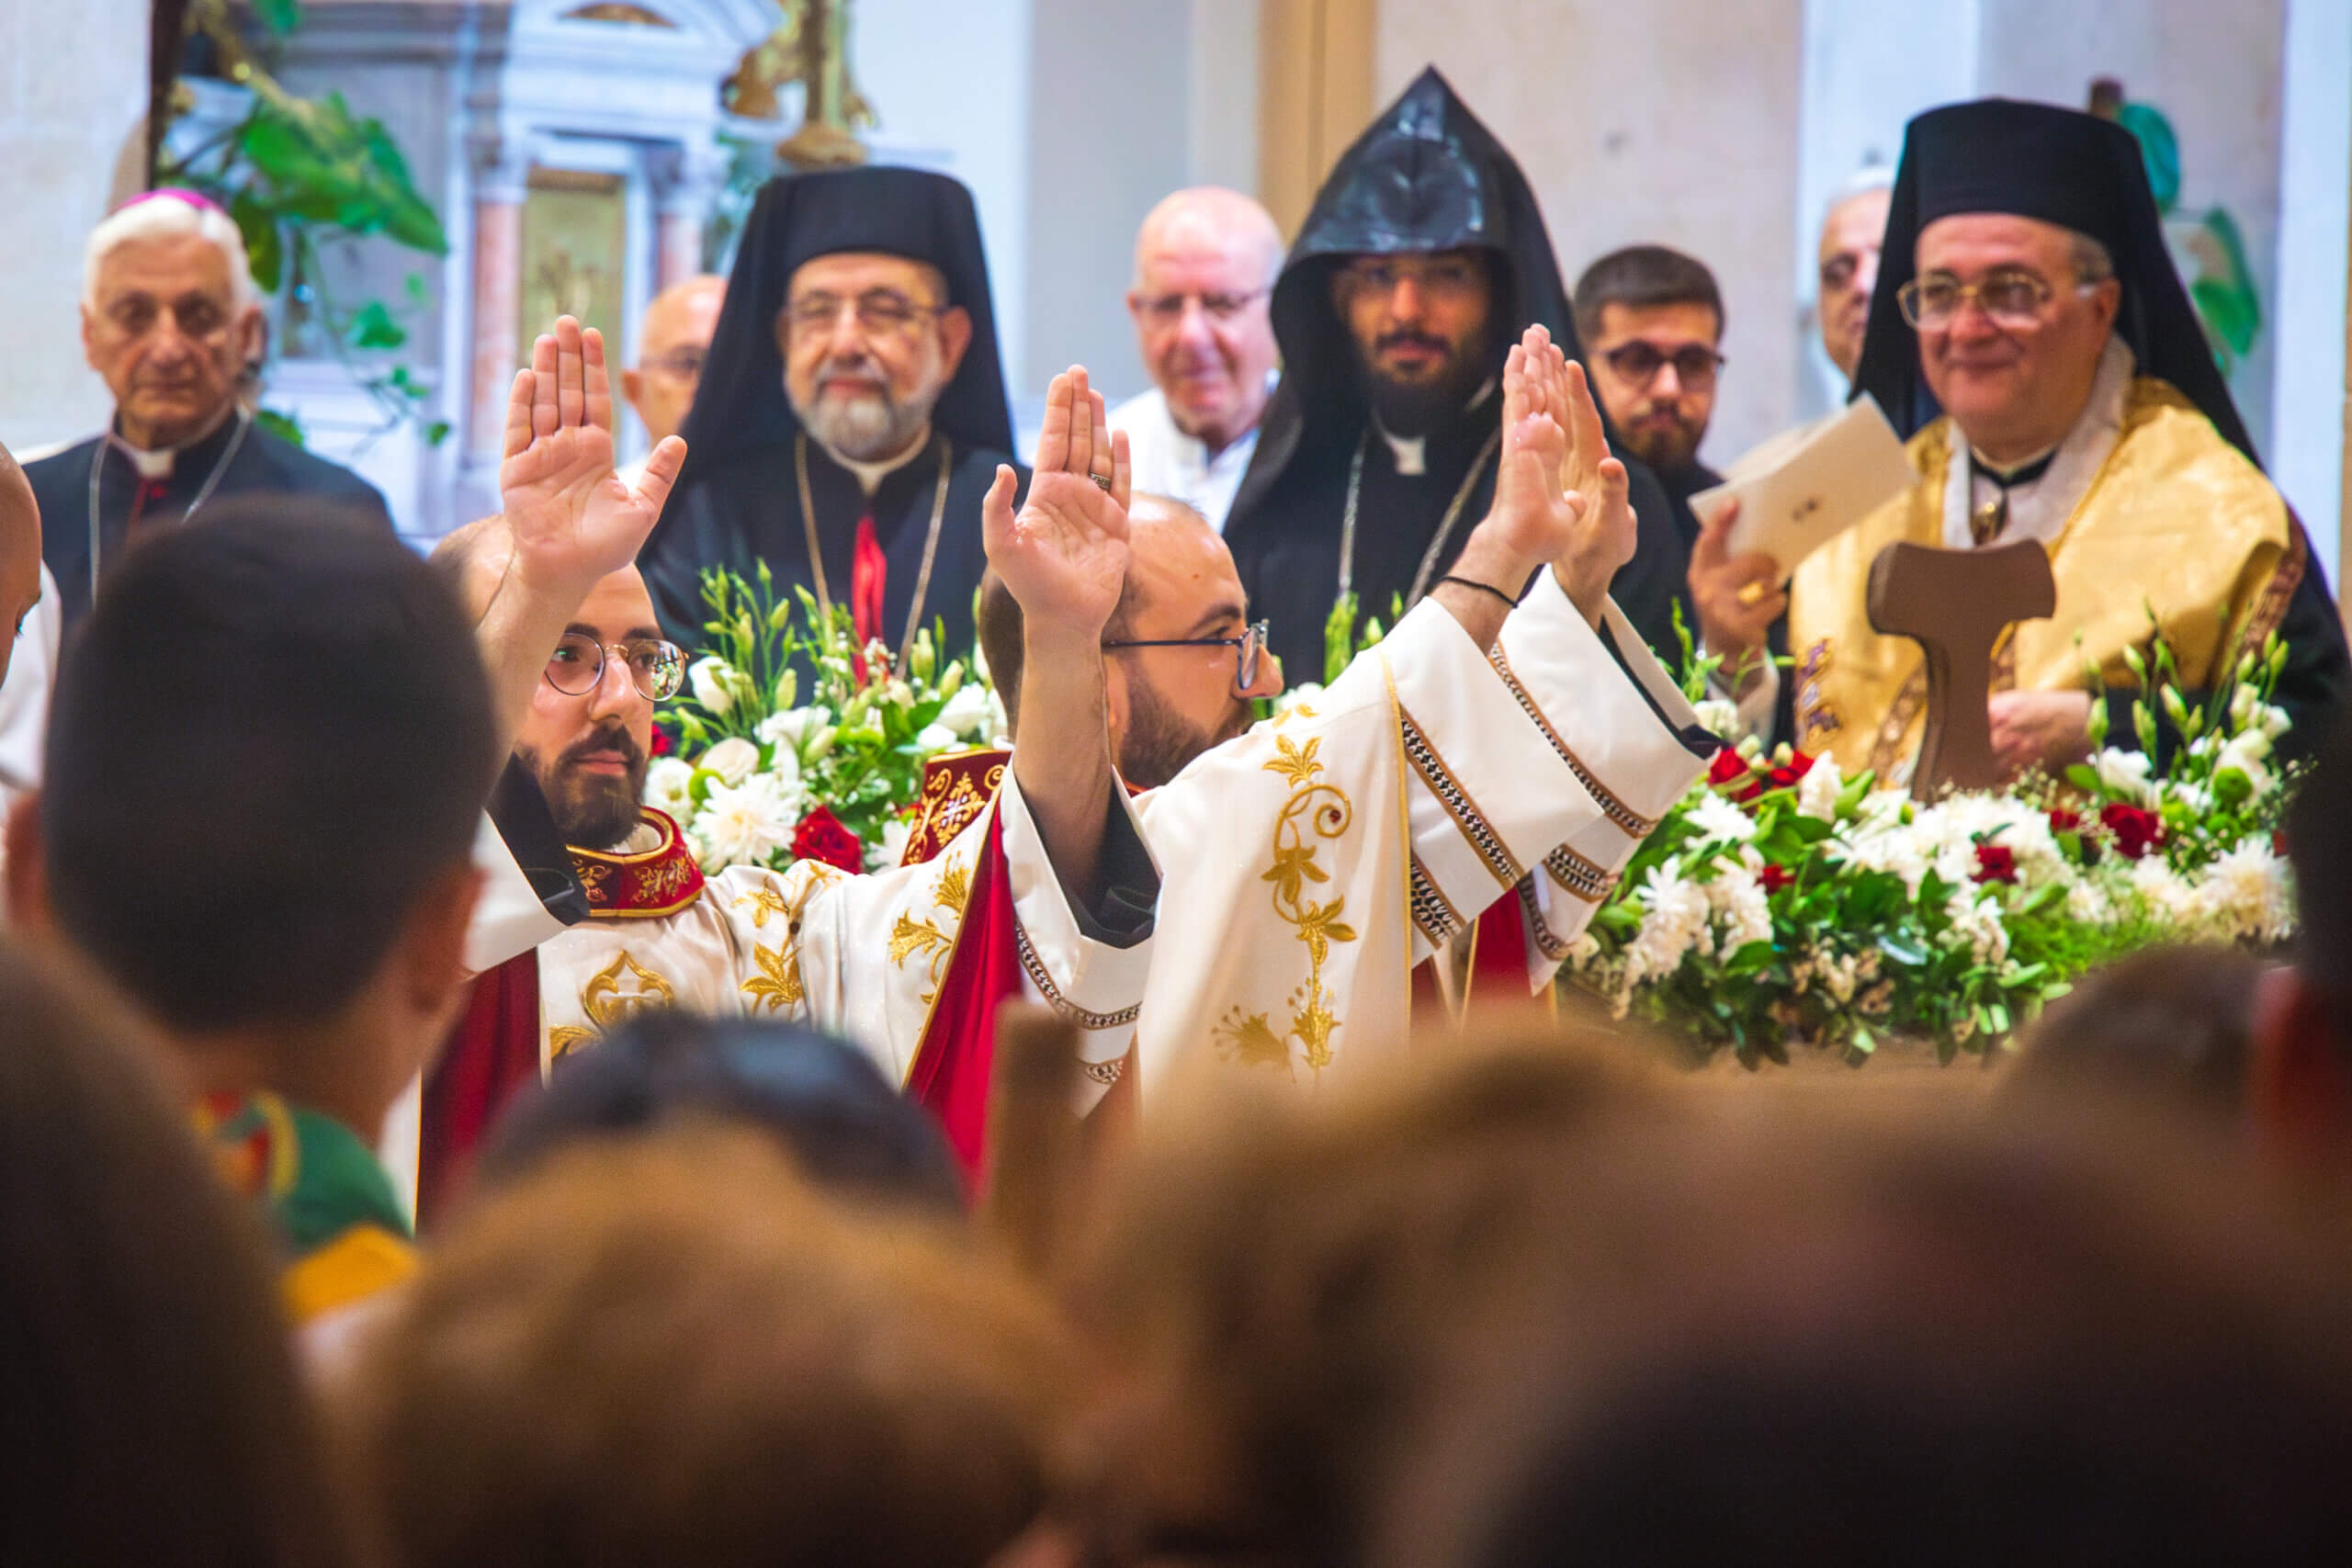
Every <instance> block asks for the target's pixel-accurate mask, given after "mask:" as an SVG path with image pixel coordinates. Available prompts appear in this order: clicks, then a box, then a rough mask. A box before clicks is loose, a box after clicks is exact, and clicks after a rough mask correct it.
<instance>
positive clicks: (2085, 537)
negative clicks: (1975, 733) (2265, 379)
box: [1789, 377, 2304, 775]
mask: <svg viewBox="0 0 2352 1568" xmlns="http://www.w3.org/2000/svg"><path fill="white" fill-rule="evenodd" d="M1951 429H1952V427H1951V419H1950V418H1949V417H1946V418H1942V419H1939V420H1937V421H1936V422H1935V423H1932V424H1930V425H1928V427H1927V428H1926V429H1924V430H1922V431H1920V432H1919V434H1917V435H1915V436H1913V437H1912V438H1911V442H1910V446H1909V454H1910V457H1911V463H1912V467H1913V468H1915V469H1917V472H1918V474H1919V479H1918V482H1917V483H1916V484H1914V485H1913V486H1912V487H1911V488H1910V489H1909V490H1907V491H1905V492H1904V493H1903V494H1902V495H1900V496H1898V497H1896V498H1895V499H1894V501H1892V502H1888V503H1887V504H1886V505H1885V506H1883V507H1882V508H1880V509H1879V510H1878V511H1877V512H1875V513H1871V515H1870V516H1868V517H1866V518H1864V519H1863V520H1862V521H1861V522H1860V523H1859V524H1857V525H1854V526H1853V527H1852V528H1849V529H1848V530H1847V531H1846V532H1845V533H1844V534H1842V535H1840V536H1838V538H1836V539H1835V540H1833V541H1831V542H1830V543H1829V544H1828V545H1826V546H1825V547H1822V548H1821V549H1819V550H1817V551H1815V553H1814V555H1813V556H1812V557H1811V558H1808V559H1807V560H1806V561H1805V562H1804V564H1803V565H1802V566H1801V567H1799V568H1798V569H1797V571H1796V575H1795V577H1794V578H1793V579H1792V582H1791V584H1790V590H1789V649H1790V652H1791V653H1792V655H1793V656H1794V659H1795V662H1796V667H1795V669H1794V671H1792V675H1793V678H1794V680H1795V682H1796V693H1795V714H1796V736H1795V740H1796V744H1797V745H1798V746H1799V747H1800V748H1802V749H1804V750H1808V751H1812V752H1815V753H1816V754H1821V755H1827V756H1831V757H1834V758H1836V759H1837V761H1838V766H1839V767H1840V768H1842V769H1844V770H1845V771H1847V772H1849V773H1854V772H1859V771H1860V770H1861V769H1863V768H1874V769H1877V770H1878V771H1879V772H1880V773H1881V774H1882V775H1883V774H1886V773H1890V772H1893V771H1894V770H1895V769H1897V768H1902V769H1905V770H1907V768H1908V766H1909V764H1910V761H1911V760H1912V759H1913V757H1914V756H1915V755H1916V754H1917V750H1918V747H1919V739H1920V734H1921V730H1922V728H1923V725H1924V722H1925V718H1926V708H1927V676H1926V670H1925V660H1924V658H1923V656H1922V654H1921V652H1920V649H1919V646H1918V644H1917V643H1915V642H1912V641H1910V640H1909V639H1908V638H1905V637H1882V636H1880V635H1879V634H1878V633H1877V632H1875V631H1873V630H1871V624H1870V615H1869V610H1868V607H1867V600H1868V585H1869V581H1870V571H1871V563H1872V562H1873V561H1875V560H1876V559H1877V558H1878V555H1879V552H1880V551H1881V550H1883V549H1884V548H1885V547H1887V546H1888V545H1891V544H1894V543H1895V542H1897V541H1901V540H1908V541H1911V542H1913V543H1916V544H1922V545H1929V546H1940V545H1942V544H1943V542H1944V538H1945V528H1944V509H1945V504H1946V491H1947V485H1948V481H1949V480H1950V479H1951V473H1950V465H1951V461H1952V458H1953V450H1952V447H1953V443H1952V433H1951ZM1963 460H1964V459H1963ZM2301 539H2302V535H2301V530H2300V529H2298V528H2296V527H2295V526H2294V525H2293V523H2292V520H2291V519H2290V516H2289V514H2288V511H2287V503H2286V502H2285V500H2284V498H2282V497H2281V496H2280V495H2279V493H2278V491H2277V489H2275V488H2274V487H2273V486H2272V485H2271V483H2270V481H2269V479H2267V478H2265V477H2264V475H2263V473H2262V470H2261V469H2259V468H2256V467H2255V465H2254V464H2253V463H2252V462H2250V461H2248V460H2247V458H2246V457H2245V455H2244V454H2243V453H2241V452H2240V451H2238V449H2237V448H2236V447H2234V446H2231V445H2230V444H2229V443H2228V442H2227V441H2226V440H2224V439H2223V438H2222V435H2221V434H2220V433H2219V432H2218V431H2216V430H2215V429H2214V428H2213V425H2212V423H2211V421H2210V420H2208V419H2207V418H2206V417H2205V416H2204V415H2203V414H2202V413H2200V412H2198V410H2197V409H2196V408H2195V406H2193V405H2192V404H2190V403H2189V402H2188V400H2187V399H2185V398H2183V397H2182V396H2181V395H2180V393H2178V392H2177V391H2176V390H2174V389H2172V387H2170V386H2169V385H2167V384H2166V383H2165V382H2163V381H2159V380H2155V379H2154V378H2147V377H2141V378H2135V379H2134V380H2133V381H2132V382H2131V388H2130V390H2129V392H2128V393H2127V394H2126V396H2125V398H2124V404H2123V423H2122V431H2121V434H2120V437H2119V438H2118V440H2117V441H2116V444H2115V448H2114V450H2113V451H2112V452H2111V453H2110V454H2109V457H2108V458H2107V460H2106V461H2105V462H2104V463H2103V464H2101V465H2100V466H2099V468H2098V471H2097V472H2096V473H2095V474H2094V475H2093V476H2092V477H2091V480H2090V483H2089V484H2088V486H2087V487H2086V489H2085V490H2084V491H2083V494H2082V496H2081V497H2080V498H2079V499H2078V500H2077V501H2076V502H2075V505H2074V508H2073V510H2072V511H2071V512H2070V513H2068V515H2067V518H2066V522H2065V525H2064V528H2063V529H2062V530H2061V531H2060V533H2059V535H2058V536H2057V538H2056V540H2055V541H2054V542H2053V543H2052V545H2051V546H2050V568H2051V572H2052V575H2053V576H2054V577H2055V578H2056V579H2057V582H2058V609H2057V614H2056V615H2054V616H2052V618H2051V619H2049V620H2046V621H2029V622H2025V623H2022V624H2020V625H2018V626H2012V627H2011V628H2010V629H2009V631H2008V632H2007V634H2006V635H2005V636H2004V637H2003V638H2002V642H2001V646H2000V648H1999V649H1998V650H1997V652H1996V658H1995V670H1994V685H1995V688H1996V690H2007V689H2018V690H2027V691H2062V690H2077V691H2079V690H2082V689H2084V688H2085V687H2086V686H2087V685H2089V684H2090V683H2091V679H2092V678H2091V676H2090V675H2089V673H2088V671H2089V670H2090V669H2092V668H2096V669H2097V670H2098V672H2099V678H2100V680H2101V681H2102V682H2104V684H2106V685H2109V686H2131V685H2132V684H2133V683H2134V680H2133V677H2132V675H2131V671H2130V670H2129V668H2128V667H2127V666H2126V665H2125V663H2124V661H2123V654H2124V650H2125V649H2131V648H2140V649H2145V648H2146V647H2147V645H2148V644H2149V642H2150V640H2151V637H2152V633H2151V629H2150V625H2149V617H2150V616H2151V615H2154V620H2155V630H2156V631H2157V632H2160V633H2161V634H2162V636H2163V637H2164V638H2165V641H2166V642H2167V643H2169V644H2170V646H2171V648H2172V652H2173V657H2174V658H2175V659H2176V660H2177V661H2178V663H2179V666H2180V674H2181V680H2182V682H2184V683H2185V684H2186V685H2188V687H2190V688H2192V689H2204V688H2211V687H2212V686H2213V685H2215V684H2217V683H2219V682H2220V681H2221V680H2222V677H2223V676H2224V675H2225V674H2226V673H2227V672H2228V670H2229V667H2230V665H2231V664H2232V663H2233V661H2234V660H2235V659H2236V656H2237V654H2238V652H2239V650H2240V649H2242V648H2245V647H2247V646H2250V645H2255V644H2258V643H2259V642H2260V641H2261V640H2262V639H2263V638H2264V637H2267V635H2268V634H2269V633H2270V632H2272V631H2273V630H2275V629H2277V627H2278V622H2279V620H2280V618H2281V617H2282V616H2283V615H2285V613H2286V608H2287V603H2288V601H2289V599H2290V598H2291V597H2292V596H2293V593H2294V590H2295V585H2296V583H2297V582H2298V581H2300V580H2301V575H2302V571H2303V570H2304V561H2303V547H2302V543H2301Z"/></svg>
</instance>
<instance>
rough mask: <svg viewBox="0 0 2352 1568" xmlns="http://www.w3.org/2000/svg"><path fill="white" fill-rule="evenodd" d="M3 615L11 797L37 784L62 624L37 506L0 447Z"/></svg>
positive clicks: (3, 719)
mask: <svg viewBox="0 0 2352 1568" xmlns="http://www.w3.org/2000/svg"><path fill="white" fill-rule="evenodd" d="M0 615H6V616H7V617H8V618H7V620H6V622H5V623H0V624H5V625H6V626H8V627H9V628H10V632H11V635H10V636H9V637H8V638H7V639H6V641H0V800H13V799H14V798H15V797H16V796H17V795H19V794H21V793H22V792H24V791H26V790H28V789H31V788H32V787H34V786H35V785H36V784H40V755H41V750H40V748H41V735H42V732H43V731H44V730H46V729H47V728H48V727H49V685H50V681H51V678H52V677H53V676H54V675H55V673H56V671H57V642H58V637H59V636H60V635H61V633H62V630H63V626H64V623H63V621H62V618H61V616H60V615H59V613H58V598H57V584H56V583H55V582H53V581H51V579H50V575H49V568H47V567H46V566H44V565H42V564H41V558H40V504H39V503H38V502H35V501H34V499H33V487H32V483H31V481H30V480H28V479H26V478H25V470H24V469H22V468H18V467H17V459H16V458H15V457H13V456H11V455H10V454H9V451H8V449H7V448H6V446H0Z"/></svg>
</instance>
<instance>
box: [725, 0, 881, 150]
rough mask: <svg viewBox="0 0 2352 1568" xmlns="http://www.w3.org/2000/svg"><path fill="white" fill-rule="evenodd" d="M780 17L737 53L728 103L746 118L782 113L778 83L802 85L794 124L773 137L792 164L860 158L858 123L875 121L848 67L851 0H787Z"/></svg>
mask: <svg viewBox="0 0 2352 1568" xmlns="http://www.w3.org/2000/svg"><path fill="white" fill-rule="evenodd" d="M783 11H784V24H783V25H782V26H781V27H779V28H776V30H775V32H773V33H770V34H769V35H768V36H767V37H766V38H765V39H762V40H761V42H760V43H759V44H758V46H757V47H755V48H753V49H752V51H751V52H750V53H748V54H746V55H744V56H743V60H742V62H741V64H739V65H738V66H736V68H735V73H734V74H733V75H732V76H729V78H728V79H727V82H726V85H725V86H724V88H723V89H722V91H723V93H724V95H725V97H726V101H727V107H729V108H730V109H732V110H733V111H734V112H735V113H737V114H739V115H742V116H744V117H746V118H751V119H774V118H776V117H777V116H778V115H780V114H781V113H782V112H783V107H784V106H783V104H782V101H781V98H780V96H779V92H778V89H780V88H783V87H786V86H797V87H799V88H800V90H801V111H800V129H799V130H796V131H794V132H793V133H792V134H791V135H790V136H788V137H786V139H785V140H784V141H779V142H777V143H776V148H775V154H776V156H777V157H778V158H781V159H783V160H784V161H785V162H786V163H787V164H791V165H793V166H794V167H795V168H801V169H830V168H842V167H846V166H849V165H852V164H863V163H865V156H866V153H865V143H864V142H862V141H859V140H858V139H857V133H858V132H859V131H861V130H873V129H874V128H875V127H876V125H879V124H880V123H881V120H880V118H879V117H878V116H876V114H875V112H874V106H873V105H872V104H871V103H869V102H867V101H866V98H865V94H863V93H861V92H859V91H858V90H857V84H856V83H855V82H854V81H853V80H852V79H851V77H850V72H849V26H850V0H785V5H784V6H783Z"/></svg>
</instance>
